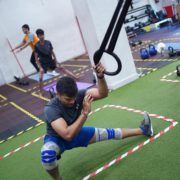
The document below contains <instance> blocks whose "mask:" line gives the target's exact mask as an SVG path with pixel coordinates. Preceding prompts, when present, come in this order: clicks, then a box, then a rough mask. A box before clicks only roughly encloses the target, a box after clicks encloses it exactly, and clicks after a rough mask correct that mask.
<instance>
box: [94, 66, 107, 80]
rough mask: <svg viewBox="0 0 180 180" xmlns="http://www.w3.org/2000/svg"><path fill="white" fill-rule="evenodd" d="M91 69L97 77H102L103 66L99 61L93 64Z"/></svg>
mask: <svg viewBox="0 0 180 180" xmlns="http://www.w3.org/2000/svg"><path fill="white" fill-rule="evenodd" d="M93 69H94V71H95V72H96V75H97V77H98V78H103V77H104V71H105V68H104V66H103V65H102V64H101V63H98V64H97V65H95V66H93Z"/></svg>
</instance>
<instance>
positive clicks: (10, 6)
mask: <svg viewBox="0 0 180 180" xmlns="http://www.w3.org/2000/svg"><path fill="white" fill-rule="evenodd" d="M23 24H29V25H30V27H31V31H32V32H35V30H36V29H37V28H42V29H44V30H45V33H46V38H47V39H48V40H50V41H51V42H52V44H53V46H54V50H55V53H56V54H57V57H58V61H59V62H62V61H65V60H68V59H70V58H73V57H76V56H79V55H81V54H83V53H84V52H85V49H84V46H83V43H82V39H81V36H80V33H79V29H78V26H77V24H76V19H75V16H74V12H73V9H72V5H71V2H70V0H53V1H52V0H28V1H24V0H1V1H0V42H1V43H0V70H1V71H2V74H3V76H4V77H5V82H11V81H13V76H14V75H17V76H21V75H22V73H21V71H20V69H19V67H18V65H17V63H16V61H15V58H14V57H13V55H12V53H10V52H9V50H10V49H9V46H8V44H7V40H6V38H8V39H9V40H10V42H11V43H12V44H13V46H15V45H17V44H18V43H20V42H21V41H22V39H23V37H24V35H23V33H22V30H21V26H22V25H23ZM30 54H31V49H30V47H28V48H27V49H25V50H24V51H23V52H21V53H19V54H17V56H18V58H19V60H20V62H21V64H22V65H23V68H24V71H25V73H26V74H30V73H32V72H35V69H34V67H33V66H32V65H31V64H30V62H29V61H30V60H29V59H30ZM0 83H1V82H0Z"/></svg>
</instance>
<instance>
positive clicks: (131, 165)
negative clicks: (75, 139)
mask: <svg viewBox="0 0 180 180" xmlns="http://www.w3.org/2000/svg"><path fill="white" fill-rule="evenodd" d="M179 30H180V27H178V26H176V27H165V28H162V29H160V30H158V31H154V32H149V33H144V34H141V35H138V37H136V38H135V39H137V40H142V41H143V44H142V45H140V46H137V47H135V48H132V52H133V57H134V60H135V64H136V67H137V71H138V73H139V72H142V73H143V75H141V76H143V77H141V78H140V79H138V80H137V81H135V82H133V83H131V84H128V85H126V86H124V87H122V88H120V89H118V90H115V91H112V92H110V93H109V96H108V97H107V98H106V99H103V100H100V101H97V102H94V103H93V107H92V109H93V110H96V109H97V108H100V109H98V110H96V111H94V112H93V113H92V115H91V116H89V120H88V121H87V122H86V125H87V126H96V127H138V126H139V124H140V121H141V120H142V115H141V112H142V111H145V110H146V111H148V112H149V113H150V114H151V116H152V121H153V125H154V129H155V134H157V135H158V136H157V139H156V140H155V141H154V139H150V140H149V141H146V140H148V139H147V138H146V137H144V136H142V137H133V138H129V139H126V140H122V141H109V142H102V143H99V144H95V145H91V146H89V147H88V148H87V149H84V148H77V149H74V150H72V151H67V152H65V153H64V154H63V155H62V159H61V160H60V162H59V164H60V172H61V174H62V177H63V179H67V180H69V179H82V178H83V177H85V176H87V175H88V174H90V173H92V172H94V171H96V170H97V169H98V168H101V167H102V166H104V165H106V166H105V168H102V169H105V170H104V171H103V172H101V173H99V174H98V175H97V176H96V173H97V172H96V173H93V175H91V176H95V177H94V179H113V180H116V179H117V180H118V179H126V180H131V179H163V180H164V179H172V177H173V179H175V180H178V179H179V177H180V171H179V167H180V161H179V158H178V157H179V155H180V153H179V149H180V145H179V143H178V142H177V137H179V136H180V128H179V125H178V124H177V125H176V122H179V105H180V102H179V93H177V92H179V82H180V79H179V78H178V77H177V76H176V74H175V72H174V71H175V67H176V65H177V64H178V63H179V62H178V61H179V59H178V58H177V57H175V58H173V59H172V58H171V59H170V58H169V57H168V54H167V53H165V54H164V56H163V57H162V56H160V55H157V56H154V57H152V58H151V59H148V60H141V59H140V57H139V49H140V48H142V47H148V44H157V43H158V42H165V43H166V42H178V41H179V39H180V37H178V36H179V34H178V31H179ZM159 38H161V39H159ZM63 65H64V66H65V67H66V68H67V69H69V70H72V71H73V72H74V73H75V74H81V75H82V76H81V78H80V81H81V82H87V83H92V82H93V75H92V69H91V66H90V63H89V60H88V57H87V55H83V56H81V57H78V58H76V59H73V60H70V61H68V62H66V63H63ZM165 65H166V66H165ZM161 67H163V68H161ZM159 68H161V69H159ZM157 69H159V70H158V71H156V70H157ZM153 71H155V72H153ZM149 72H153V73H149ZM62 75H63V74H60V76H62ZM57 79H58V77H55V78H53V79H50V80H47V81H45V84H46V85H48V84H51V83H52V82H54V81H56V80H57ZM29 81H30V85H29V86H27V87H26V86H19V85H17V84H16V83H15V82H14V83H11V84H6V85H4V86H2V87H0V114H1V119H0V143H1V144H0V161H1V162H0V172H1V179H2V180H6V179H19V180H20V179H22V180H23V179H27V180H28V179H32V177H33V179H34V180H39V179H50V178H49V176H48V175H47V174H46V172H45V171H44V169H43V168H42V166H41V163H40V148H41V146H42V144H43V141H42V137H43V135H44V133H45V124H44V117H43V107H44V105H45V104H46V103H47V101H48V100H49V98H50V96H49V94H48V93H47V92H45V94H44V98H42V97H39V96H38V83H37V81H33V80H30V79H29ZM107 104H110V105H116V106H105V108H102V109H101V107H104V105H107ZM166 120H170V122H167V121H166ZM173 120H174V121H173ZM165 128H166V130H165V131H164V129H165ZM167 128H168V129H167ZM167 130H169V131H167ZM166 131H167V132H166ZM144 141H146V143H147V142H148V143H147V145H146V146H144V145H145V144H146V143H143V142H144ZM139 144H140V146H137V145H139ZM136 146H137V148H136V149H137V152H133V151H132V149H133V148H134V147H136ZM140 147H142V148H140ZM126 152H128V153H126ZM124 153H126V155H124V156H123V157H126V158H125V159H122V160H120V159H121V158H122V156H121V158H119V156H120V155H123V154H124ZM131 153H132V155H130V154H131ZM116 158H118V160H120V162H117V163H115V164H114V165H112V167H109V168H107V167H108V166H109V164H108V163H109V162H111V161H112V160H114V159H116ZM113 163H114V161H113ZM113 163H110V164H113ZM102 169H101V171H102ZM98 172H100V170H99V171H98Z"/></svg>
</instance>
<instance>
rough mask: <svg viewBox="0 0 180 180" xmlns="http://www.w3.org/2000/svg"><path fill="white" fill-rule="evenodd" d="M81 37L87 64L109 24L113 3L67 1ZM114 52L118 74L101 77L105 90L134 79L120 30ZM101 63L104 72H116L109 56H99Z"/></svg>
mask: <svg viewBox="0 0 180 180" xmlns="http://www.w3.org/2000/svg"><path fill="white" fill-rule="evenodd" d="M71 1H72V5H73V8H74V11H75V14H76V16H77V17H78V20H79V23H80V27H81V30H82V33H83V36H84V40H85V43H86V47H87V50H88V54H89V57H90V61H91V63H92V64H93V55H94V52H95V51H96V50H98V49H99V47H100V44H101V42H102V40H103V37H104V35H105V32H106V30H107V27H108V25H109V23H110V20H111V18H112V15H113V13H114V10H115V8H116V5H117V3H118V1H117V0H71ZM115 53H116V54H117V55H118V56H119V57H120V59H121V62H122V71H121V73H120V74H118V75H116V76H105V78H106V81H107V84H108V87H109V89H116V88H118V87H121V86H123V85H125V84H127V83H129V82H131V81H134V80H135V79H137V78H138V75H137V72H136V68H135V64H134V60H133V57H132V54H131V49H130V46H129V42H128V38H127V35H126V32H125V29H124V26H123V27H122V30H121V33H120V36H119V39H118V42H117V44H116V48H115ZM102 62H103V64H104V65H105V67H106V68H107V70H108V71H113V70H116V62H115V60H114V59H113V58H112V57H111V56H109V55H103V58H102Z"/></svg>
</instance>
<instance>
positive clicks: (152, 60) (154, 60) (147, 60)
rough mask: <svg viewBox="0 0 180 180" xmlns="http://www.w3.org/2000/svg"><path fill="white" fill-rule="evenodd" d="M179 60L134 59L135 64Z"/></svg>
mask: <svg viewBox="0 0 180 180" xmlns="http://www.w3.org/2000/svg"><path fill="white" fill-rule="evenodd" d="M177 60H178V58H176V59H145V60H142V59H134V61H135V62H165V61H172V62H173V61H177Z"/></svg>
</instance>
